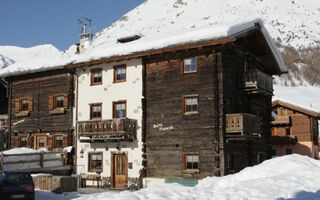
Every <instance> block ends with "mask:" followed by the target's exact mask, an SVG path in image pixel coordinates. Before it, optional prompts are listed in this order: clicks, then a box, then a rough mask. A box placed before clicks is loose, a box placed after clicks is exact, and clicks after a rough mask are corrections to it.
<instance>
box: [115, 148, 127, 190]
mask: <svg viewBox="0 0 320 200" xmlns="http://www.w3.org/2000/svg"><path fill="white" fill-rule="evenodd" d="M111 156H112V166H111V174H112V180H113V181H112V183H113V184H112V186H113V188H116V189H124V188H125V186H126V184H127V181H128V156H127V154H126V153H124V152H112V153H111Z"/></svg>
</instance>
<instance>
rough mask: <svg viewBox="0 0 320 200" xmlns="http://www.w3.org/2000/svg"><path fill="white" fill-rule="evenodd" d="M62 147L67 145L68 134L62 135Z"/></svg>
mask: <svg viewBox="0 0 320 200" xmlns="http://www.w3.org/2000/svg"><path fill="white" fill-rule="evenodd" d="M62 145H63V147H66V146H68V135H64V136H63V142H62Z"/></svg>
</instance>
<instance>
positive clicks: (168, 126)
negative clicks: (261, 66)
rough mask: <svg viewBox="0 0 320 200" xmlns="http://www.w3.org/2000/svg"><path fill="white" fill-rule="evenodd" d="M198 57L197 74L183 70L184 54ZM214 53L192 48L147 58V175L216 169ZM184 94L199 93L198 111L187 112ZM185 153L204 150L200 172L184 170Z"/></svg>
mask: <svg viewBox="0 0 320 200" xmlns="http://www.w3.org/2000/svg"><path fill="white" fill-rule="evenodd" d="M193 56H197V72H195V73H189V74H184V73H183V63H184V58H188V57H193ZM214 57H215V55H214V54H213V53H209V52H206V53H204V52H188V53H176V54H170V55H166V59H165V60H164V59H163V58H164V57H163V56H159V57H156V56H155V57H152V58H149V59H146V60H145V63H146V64H145V66H146V147H147V148H146V154H147V176H150V177H194V178H204V177H206V176H209V175H212V174H214V173H215V171H214V170H215V167H214V166H215V162H214V160H215V155H216V154H217V153H216V152H215V140H216V137H215V132H214V127H215V121H216V117H215V115H214V110H215V109H214V108H215V102H217V97H216V96H214V87H215V83H214V76H213V74H214ZM184 95H198V106H199V108H198V111H199V112H198V113H197V114H191V115H185V114H184V113H183V102H182V101H183V99H182V97H183V96H184ZM184 152H198V153H199V160H200V165H199V166H200V170H199V173H186V172H184V170H183V153H184ZM218 170H219V169H218Z"/></svg>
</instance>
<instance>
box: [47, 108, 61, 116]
mask: <svg viewBox="0 0 320 200" xmlns="http://www.w3.org/2000/svg"><path fill="white" fill-rule="evenodd" d="M49 113H50V114H52V115H59V114H64V108H56V109H54V110H51V111H49Z"/></svg>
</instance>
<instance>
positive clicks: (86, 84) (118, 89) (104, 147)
mask: <svg viewBox="0 0 320 200" xmlns="http://www.w3.org/2000/svg"><path fill="white" fill-rule="evenodd" d="M121 64H126V66H127V72H126V82H119V83H114V82H113V81H114V80H113V73H114V71H113V66H115V65H121ZM95 68H102V77H103V79H102V85H95V86H90V78H91V77H90V70H91V69H95ZM77 74H78V101H77V103H78V121H87V120H90V106H89V104H91V103H102V120H107V119H112V114H113V113H112V112H113V109H112V102H113V101H118V100H126V101H127V117H128V118H130V119H136V120H137V126H138V129H137V140H134V141H133V142H120V146H121V150H120V151H121V152H126V153H127V155H128V162H129V163H130V162H132V167H133V168H132V169H128V176H129V177H138V176H139V173H138V172H139V169H142V156H141V155H142V150H141V149H142V141H141V122H142V104H141V99H142V63H141V59H135V60H130V61H123V62H116V63H108V64H100V65H96V66H91V67H87V68H85V71H83V69H82V70H81V69H78V70H77ZM116 146H117V143H116V142H106V143H83V142H79V140H77V165H78V166H77V172H78V173H89V172H88V152H102V153H103V172H102V176H110V175H111V170H110V168H111V152H118V150H117V149H116ZM81 150H83V151H84V154H83V158H80V151H81ZM89 174H90V173H89Z"/></svg>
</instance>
